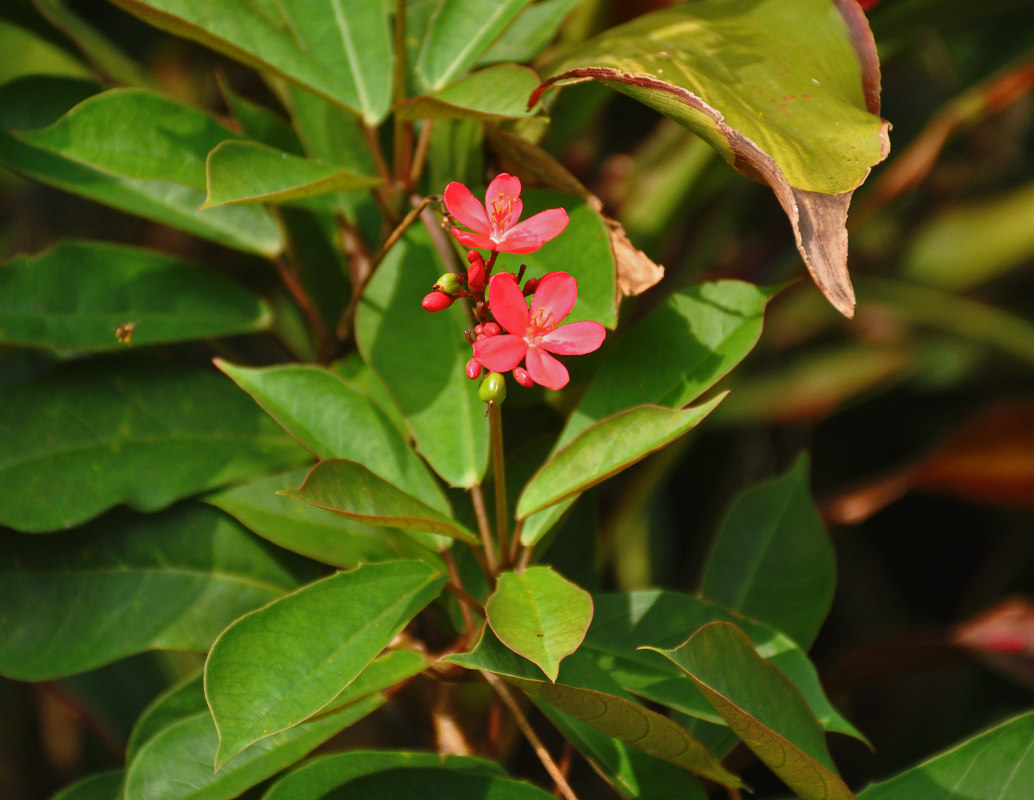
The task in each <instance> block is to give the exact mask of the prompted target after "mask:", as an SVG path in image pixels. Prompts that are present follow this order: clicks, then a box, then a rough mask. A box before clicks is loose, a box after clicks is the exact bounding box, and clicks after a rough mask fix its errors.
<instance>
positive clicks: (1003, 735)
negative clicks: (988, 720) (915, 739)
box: [858, 713, 1034, 800]
mask: <svg viewBox="0 0 1034 800" xmlns="http://www.w3.org/2000/svg"><path fill="white" fill-rule="evenodd" d="M1031 742H1034V713H1028V714H1022V715H1020V716H1018V717H1014V718H1013V719H1011V720H1009V721H1007V722H1003V723H1001V724H999V725H996V726H995V727H993V728H991V729H990V730H987V731H985V732H983V733H981V734H978V735H977V736H974V737H973V738H972V739H967V740H966V741H965V742H961V743H960V744H957V745H955V746H954V747H953V748H951V749H950V750H947V751H946V752H944V753H941V754H940V755H937V756H934V757H933V758H931V759H929V760H928V761H924V762H923V763H922V764H919V765H918V766H916V767H912V768H911V769H909V770H906V771H904V772H902V773H901V774H900V775H897V776H895V777H893V778H890V779H888V780H885V781H880V782H879V783H874V784H872V785H871V786H868V787H867V788H865V789H864V790H863V791H861V792H859V793H858V798H859V800H1027V798H1028V797H1029V796H1030V788H1031V787H1032V786H1034V748H1032V747H1031Z"/></svg>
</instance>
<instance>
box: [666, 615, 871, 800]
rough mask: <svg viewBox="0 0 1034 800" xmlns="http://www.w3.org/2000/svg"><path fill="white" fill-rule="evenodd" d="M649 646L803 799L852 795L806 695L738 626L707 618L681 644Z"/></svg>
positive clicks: (845, 799) (839, 799)
mask: <svg viewBox="0 0 1034 800" xmlns="http://www.w3.org/2000/svg"><path fill="white" fill-rule="evenodd" d="M657 652H659V653H661V654H662V655H664V656H665V657H667V658H669V659H671V660H672V661H673V662H674V663H675V664H677V665H678V666H679V668H680V669H682V671H683V672H684V673H685V674H686V675H687V676H688V677H689V679H690V680H691V681H693V683H694V684H695V685H696V687H697V688H698V689H699V690H700V691H701V692H702V693H703V695H704V697H705V698H706V699H707V702H709V703H710V704H711V705H712V706H713V707H714V709H715V711H717V712H718V713H719V714H720V715H721V716H722V718H723V719H724V720H725V721H726V722H727V723H728V725H729V727H730V728H732V729H733V730H734V731H735V732H736V735H737V736H739V737H740V739H741V740H742V741H743V743H744V744H746V745H747V747H749V748H750V749H751V750H752V751H754V753H755V755H757V757H758V758H760V759H761V760H762V761H763V762H765V764H766V765H768V767H769V769H771V770H772V771H773V772H775V773H776V774H777V775H778V776H779V777H780V778H781V779H782V780H783V782H784V783H785V784H786V785H787V786H789V787H790V788H791V789H793V791H794V792H796V793H797V794H798V795H799V796H800V797H801V798H803V800H854V794H852V793H851V790H850V789H848V788H847V785H846V784H845V783H844V782H843V781H842V780H841V779H840V777H839V776H838V775H837V774H836V769H835V767H834V766H833V760H832V759H831V758H830V756H829V750H828V749H827V748H826V742H825V739H824V738H823V733H822V727H821V726H820V725H819V723H818V720H816V719H815V716H814V714H812V712H811V709H810V708H809V707H808V703H807V701H806V700H805V699H804V697H803V695H801V693H800V692H799V691H798V690H797V689H796V687H794V685H793V684H792V683H791V682H790V681H789V680H788V679H787V678H786V676H784V675H783V674H782V673H781V672H780V671H779V669H778V668H777V667H775V666H774V665H773V664H771V663H770V662H768V661H766V660H765V659H764V658H762V657H761V656H760V655H759V654H758V652H757V651H756V650H755V649H754V646H753V645H752V644H751V643H750V640H749V639H748V638H747V636H746V634H745V633H743V631H741V630H740V629H739V628H737V627H736V626H735V625H732V624H730V623H727V622H713V623H711V624H710V625H705V626H704V627H703V628H701V629H700V630H699V631H697V632H696V633H694V634H693V635H692V636H691V637H690V638H689V640H688V641H686V643H685V644H683V645H682V646H681V647H679V648H677V649H675V650H658V651H657Z"/></svg>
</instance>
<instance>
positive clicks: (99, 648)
mask: <svg viewBox="0 0 1034 800" xmlns="http://www.w3.org/2000/svg"><path fill="white" fill-rule="evenodd" d="M2 541H3V546H2V547H0V608H3V613H2V614H0V674H3V675H6V676H7V677H9V678H14V679H16V680H23V681H29V680H49V679H52V678H57V677H61V676H63V675H72V674H75V673H79V672H85V671H87V670H89V669H94V668H95V667H99V666H101V665H103V664H107V663H109V662H111V661H115V660H117V659H119V658H125V657H126V656H129V655H132V654H133V653H139V652H142V651H144V650H149V649H170V650H197V651H204V650H207V649H208V647H209V645H210V644H211V643H212V641H213V640H214V639H215V637H216V636H218V635H219V632H220V631H221V630H222V629H223V628H225V627H226V626H227V625H228V624H229V623H230V622H232V621H233V620H234V619H236V618H237V617H239V616H240V615H241V614H243V613H245V612H246V611H250V610H251V609H253V608H256V607H258V606H260V605H263V604H265V603H268V602H269V601H271V600H275V599H276V598H278V597H280V596H281V595H283V594H284V593H286V592H288V591H290V590H291V589H293V588H294V587H295V586H296V585H297V579H296V578H295V577H294V576H293V575H292V574H291V573H290V572H288V571H287V570H286V569H285V568H284V567H282V566H281V565H280V564H279V563H278V561H277V559H276V557H275V555H274V554H273V553H272V552H270V549H269V548H268V546H266V545H264V544H262V542H261V541H260V540H258V539H256V538H255V537H254V536H252V535H251V534H250V533H248V531H246V530H244V529H243V528H241V527H240V526H239V525H238V524H237V523H236V522H234V521H233V520H232V519H230V518H229V517H227V516H225V515H224V514H222V513H220V512H219V511H216V510H215V509H212V508H207V507H205V506H200V505H185V506H181V507H177V508H175V509H173V510H171V511H168V512H165V513H163V514H152V515H149V516H139V515H136V514H129V513H117V514H112V515H109V516H107V517H104V518H103V519H101V520H98V521H96V522H94V523H91V524H90V525H87V526H85V527H82V528H79V529H77V530H75V531H72V532H71V533H62V534H53V535H51V536H47V537H38V536H25V535H17V534H10V533H8V534H5V535H4V536H3V537H2ZM114 628H117V629H118V631H119V635H118V636H113V635H112V630H113V629H114Z"/></svg>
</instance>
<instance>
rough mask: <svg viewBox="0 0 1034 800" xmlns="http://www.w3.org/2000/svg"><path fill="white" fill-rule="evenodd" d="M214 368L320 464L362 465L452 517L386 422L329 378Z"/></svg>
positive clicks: (305, 370) (303, 370) (289, 368)
mask: <svg viewBox="0 0 1034 800" xmlns="http://www.w3.org/2000/svg"><path fill="white" fill-rule="evenodd" d="M216 366H217V367H219V369H221V370H222V371H223V372H225V373H226V374H227V375H229V376H230V378H231V379H232V380H233V381H234V382H235V383H236V384H237V385H238V386H240V387H241V388H242V389H243V390H244V391H246V392H247V393H248V394H250V395H251V396H252V398H254V400H255V402H256V403H258V404H259V405H260V406H262V408H263V409H265V411H266V413H268V414H269V415H270V416H271V417H273V419H275V420H276V421H277V422H278V423H280V425H281V426H282V427H283V428H284V430H286V431H287V432H288V433H290V434H291V435H292V436H294V437H295V438H296V439H297V440H298V441H299V442H300V443H301V444H302V445H304V446H305V447H306V448H308V449H309V450H310V451H312V452H313V453H314V454H315V455H316V456H317V457H318V458H345V459H348V460H350V461H355V462H357V463H360V464H362V465H363V466H364V467H366V468H367V469H368V470H370V471H371V472H373V473H375V474H376V475H378V476H379V477H381V478H383V479H384V480H386V481H388V482H389V483H391V484H393V485H394V486H396V487H398V488H399V489H402V490H403V491H405V492H407V493H408V494H411V495H413V496H414V497H419V498H421V500H422V501H423V502H424V503H426V504H427V505H429V506H431V507H432V508H434V509H436V510H437V511H440V512H442V513H443V514H449V513H451V510H450V507H449V501H448V500H447V499H446V497H445V494H444V493H443V492H442V489H441V487H440V486H439V484H438V482H437V481H436V480H435V479H434V477H433V476H432V475H431V473H430V472H429V471H428V469H427V467H426V466H425V465H424V462H423V461H421V460H420V458H419V457H418V456H417V455H416V454H414V453H413V451H412V450H411V449H410V448H409V447H407V446H406V443H405V442H404V441H403V440H402V438H401V437H400V436H399V435H398V432H397V431H396V430H395V429H394V427H392V424H391V422H390V421H389V420H388V419H387V417H385V416H384V414H383V413H382V412H381V411H380V409H378V408H377V406H375V405H374V404H373V402H372V401H370V400H369V399H368V398H367V397H366V396H365V395H364V394H361V393H360V392H359V391H357V390H356V389H353V388H352V387H351V386H349V385H348V384H347V383H345V381H344V380H342V379H341V378H340V377H338V376H337V375H336V374H334V373H333V372H330V371H328V370H325V369H323V368H321V367H316V366H311V365H298V364H296V365H284V366H277V367H266V368H262V369H251V368H248V367H238V366H234V365H232V364H229V363H227V362H225V361H222V360H217V361H216ZM356 431H362V436H357V435H356ZM295 485H297V484H295ZM279 488H285V487H279Z"/></svg>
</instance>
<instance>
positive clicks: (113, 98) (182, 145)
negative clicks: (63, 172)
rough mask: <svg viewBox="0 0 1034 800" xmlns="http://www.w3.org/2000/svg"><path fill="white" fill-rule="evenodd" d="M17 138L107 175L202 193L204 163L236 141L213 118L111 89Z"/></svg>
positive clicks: (137, 92)
mask: <svg viewBox="0 0 1034 800" xmlns="http://www.w3.org/2000/svg"><path fill="white" fill-rule="evenodd" d="M15 136H17V137H18V139H20V140H21V141H23V142H26V143H27V144H30V145H32V146H33V147H36V148H39V149H41V150H46V151H48V152H50V153H54V154H56V155H60V156H62V157H64V158H67V159H69V160H71V161H75V162H77V163H79V164H83V165H85V166H88V167H91V168H93V169H96V170H100V171H101V172H105V173H108V174H110V175H117V176H120V177H124V178H134V179H137V180H150V181H167V182H169V183H178V184H182V185H183V186H190V187H193V188H194V189H204V188H205V159H206V157H207V156H208V153H209V152H211V150H213V149H214V148H215V147H216V146H217V145H218V144H220V143H221V142H224V141H226V140H228V139H235V138H237V137H236V135H235V134H234V133H232V132H231V131H230V130H228V129H227V128H224V127H223V126H222V125H220V124H219V123H218V122H216V121H215V120H214V119H213V118H212V117H210V116H208V114H205V113H204V112H202V111H198V110H197V109H195V108H191V107H190V106H186V105H183V104H182V103H177V102H176V101H174V100H170V99H169V98H167V97H164V96H162V95H160V94H156V93H154V92H151V91H148V90H146V89H110V90H109V91H106V92H101V93H100V94H96V95H94V96H93V97H89V98H87V99H86V100H83V101H82V102H81V103H79V105H77V106H75V107H74V108H72V109H71V110H70V111H69V112H68V113H67V114H65V115H64V116H63V117H61V119H59V120H58V121H57V122H55V123H54V124H53V125H50V126H48V127H46V128H42V129H40V130H30V131H17V132H16V133H15Z"/></svg>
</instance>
